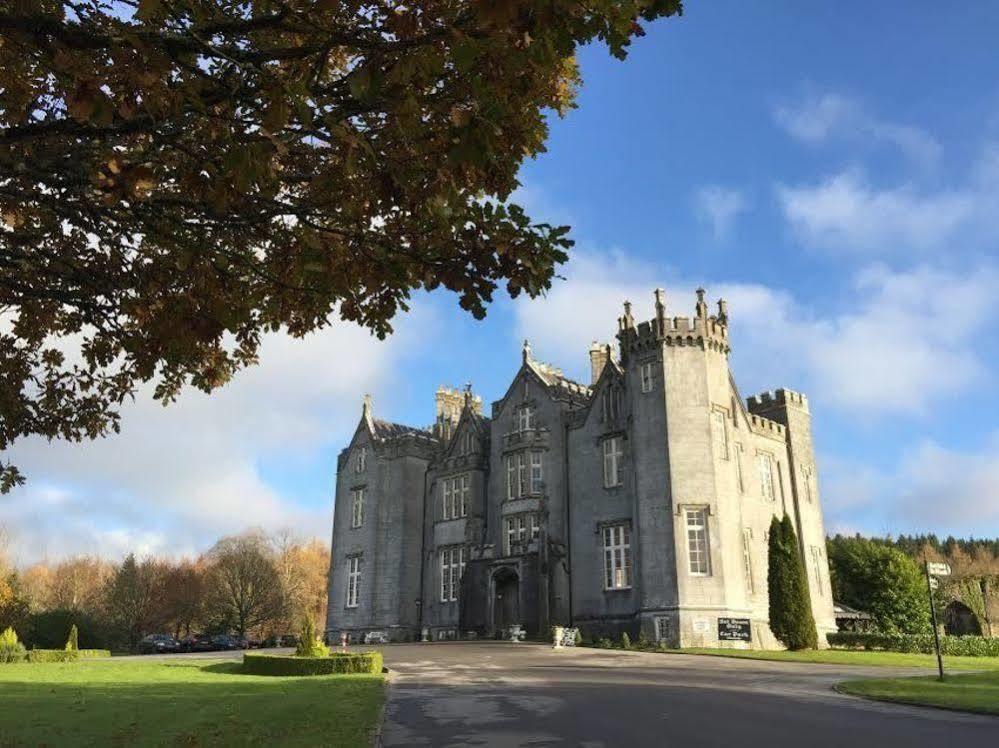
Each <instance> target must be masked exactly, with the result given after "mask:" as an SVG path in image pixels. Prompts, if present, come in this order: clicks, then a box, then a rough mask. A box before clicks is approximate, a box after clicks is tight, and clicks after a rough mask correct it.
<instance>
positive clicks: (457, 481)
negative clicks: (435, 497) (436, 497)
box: [440, 472, 472, 521]
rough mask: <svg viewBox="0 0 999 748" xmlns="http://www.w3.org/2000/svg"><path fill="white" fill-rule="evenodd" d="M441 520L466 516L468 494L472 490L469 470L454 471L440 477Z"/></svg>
mask: <svg viewBox="0 0 999 748" xmlns="http://www.w3.org/2000/svg"><path fill="white" fill-rule="evenodd" d="M440 484H441V520H442V521H448V520H453V519H464V518H465V517H467V516H468V496H469V494H470V493H471V490H472V475H471V473H469V472H463V473H455V474H454V475H448V476H445V477H443V478H441V479H440Z"/></svg>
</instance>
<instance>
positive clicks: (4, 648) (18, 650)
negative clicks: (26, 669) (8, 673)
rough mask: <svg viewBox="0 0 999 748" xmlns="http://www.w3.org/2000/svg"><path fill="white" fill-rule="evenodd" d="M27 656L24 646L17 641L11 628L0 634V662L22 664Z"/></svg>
mask: <svg viewBox="0 0 999 748" xmlns="http://www.w3.org/2000/svg"><path fill="white" fill-rule="evenodd" d="M26 655H27V651H26V650H25V649H24V645H23V644H21V642H19V641H18V640H17V632H16V631H14V629H13V628H12V627H9V626H8V627H7V630H6V631H4V632H3V633H2V634H0V662H22V661H24V658H25V657H26Z"/></svg>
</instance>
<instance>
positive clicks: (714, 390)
mask: <svg viewBox="0 0 999 748" xmlns="http://www.w3.org/2000/svg"><path fill="white" fill-rule="evenodd" d="M655 298H656V315H655V317H654V318H653V319H651V320H648V321H642V322H639V323H637V324H636V322H635V320H634V319H633V317H632V314H631V308H630V304H628V303H627V302H626V303H625V305H624V314H623V315H622V316H621V317H620V318H619V319H618V331H617V342H618V345H617V351H618V354H617V357H615V355H614V349H613V347H612V346H611V345H609V344H597V343H594V345H593V346H591V349H590V352H589V353H590V363H591V367H590V368H591V381H590V383H589V384H585V385H584V384H580V383H577V382H573V381H571V380H569V379H567V378H566V377H565V376H563V374H562V372H561V371H560V370H558V369H555V368H554V367H551V366H549V365H547V364H543V363H541V362H539V361H536V360H535V359H534V358H533V356H532V354H531V350H530V347H529V345H527V343H526V342H525V345H524V351H523V358H522V362H521V366H520V369H519V370H518V371H517V373H516V375H515V376H514V378H513V381H512V383H511V384H510V387H509V389H508V390H507V392H506V393H505V394H504V395H503V397H502V398H501V399H499V400H497V401H496V402H494V403H493V404H492V407H491V410H490V412H489V415H488V417H487V416H486V415H484V414H483V412H482V403H481V400H480V399H479V398H477V397H475V396H474V395H473V394H472V393H471V391H470V390H469V391H456V390H449V389H444V388H441V389H439V390H438V391H437V394H436V410H437V419H436V422H435V423H434V425H433V426H431V427H428V428H414V427H409V426H402V425H399V424H393V423H388V422H385V421H381V420H378V419H376V418H374V416H373V413H372V408H371V403H370V400H368V399H366V400H365V404H364V408H363V413H362V417H361V421H360V423H359V424H358V427H357V430H356V432H355V434H354V438H353V440H352V441H351V443H350V445H349V446H348V447H347V448H345V449H344V450H343V451H342V452H341V453H340V455H339V459H338V461H337V479H336V503H335V507H334V524H333V544H332V549H333V550H332V558H331V563H330V586H329V613H328V617H327V620H328V624H327V626H328V634H329V635H330V636H331V637H334V638H337V637H339V635H340V634H341V633H342V632H346V633H348V635H349V636H350V637H351V638H352V639H354V640H358V639H361V638H363V636H364V634H366V633H368V632H371V631H384V632H385V633H386V634H387V635H388V636H390V637H391V638H392V639H395V640H412V639H416V638H419V636H420V635H421V632H422V631H424V630H427V631H428V632H429V635H430V636H431V637H432V638H433V639H444V638H464V637H468V636H478V637H492V636H497V635H500V633H501V632H502V631H503V630H505V629H507V628H508V627H510V626H514V625H520V626H522V627H524V628H525V629H526V630H527V632H528V633H529V634H532V635H541V636H544V635H546V633H547V632H548V631H549V628H550V626H552V625H554V624H565V625H576V626H579V627H580V628H581V629H582V630H583V632H584V634H586V635H589V636H611V637H616V636H619V635H620V634H621V633H622V632H625V631H627V632H628V633H629V634H630V635H631V636H632V638H637V637H639V636H644V637H645V638H647V639H650V640H661V641H664V642H666V643H668V644H669V645H671V646H734V647H749V646H752V647H775V646H778V645H777V642H776V641H775V640H774V638H773V636H772V634H771V633H770V630H769V627H768V625H767V615H768V614H767V590H766V584H767V569H766V566H767V531H768V528H769V525H770V520H771V518H772V517H773V516H774V515H779V516H782V515H783V513H784V512H787V513H788V514H789V515H790V516H791V518H792V520H793V521H794V522H795V525H796V527H797V529H798V535H799V540H800V545H801V553H802V557H803V559H804V562H805V567H806V569H807V571H808V580H809V585H810V588H811V594H812V607H813V611H814V614H815V619H816V625H817V627H818V629H819V633H820V637H819V638H820V641H824V638H825V637H824V636H823V634H824V633H826V632H828V631H835V630H836V628H835V621H834V617H833V608H832V596H831V590H830V585H829V568H828V563H827V560H826V554H825V531H824V529H823V524H822V510H821V505H820V503H819V493H818V483H817V480H816V478H817V476H816V467H815V458H814V453H813V445H812V433H811V416H810V413H809V409H808V401H807V399H806V398H805V396H804V395H801V394H799V393H796V392H792V391H790V390H785V389H779V390H777V391H776V392H773V393H769V392H768V393H763V394H761V395H757V396H754V397H750V398H748V399H746V400H744V399H743V398H742V397H741V396H740V395H739V392H738V390H737V388H736V385H735V380H734V378H733V376H732V373H731V371H730V370H729V365H728V356H729V344H728V312H727V309H726V305H725V302H724V301H719V302H718V311H717V313H716V314H713V315H709V314H708V308H707V304H706V303H705V301H704V292H703V291H700V290H699V291H698V293H697V303H696V307H695V308H696V311H695V315H694V317H692V318H687V317H672V318H667V317H666V316H665V303H664V296H663V292H662V291H661V290H657V291H656V293H655ZM731 619H734V621H733V620H731ZM733 624H734V628H735V629H739V630H741V632H742V635H743V636H746V629H747V628H748V641H745V640H739V639H736V638H728V637H725V636H723V634H722V633H721V632H723V631H730V630H731V629H732V628H733ZM720 637H722V638H721V639H720Z"/></svg>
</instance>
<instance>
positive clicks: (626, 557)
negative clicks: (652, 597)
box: [604, 525, 631, 590]
mask: <svg viewBox="0 0 999 748" xmlns="http://www.w3.org/2000/svg"><path fill="white" fill-rule="evenodd" d="M627 587H631V528H630V527H629V526H628V525H611V526H609V527H605V528H604V589H607V590H620V589H625V588H627Z"/></svg>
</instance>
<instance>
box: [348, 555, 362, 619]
mask: <svg viewBox="0 0 999 748" xmlns="http://www.w3.org/2000/svg"><path fill="white" fill-rule="evenodd" d="M360 591H361V557H360V556H351V557H350V558H348V559H347V607H348V608H356V607H357V598H358V596H359V594H360Z"/></svg>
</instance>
